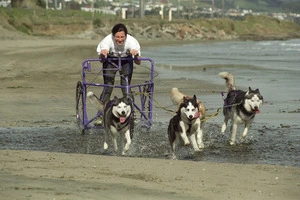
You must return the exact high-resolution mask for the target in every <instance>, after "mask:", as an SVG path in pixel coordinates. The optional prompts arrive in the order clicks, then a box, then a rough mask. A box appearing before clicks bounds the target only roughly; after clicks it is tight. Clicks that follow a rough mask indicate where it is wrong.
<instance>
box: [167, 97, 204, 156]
mask: <svg viewBox="0 0 300 200" xmlns="http://www.w3.org/2000/svg"><path fill="white" fill-rule="evenodd" d="M200 118H201V114H200V111H199V108H198V103H197V98H196V96H195V95H194V96H193V98H189V99H188V98H186V97H185V96H184V97H183V101H182V102H181V103H180V105H179V107H178V111H177V113H176V115H175V116H174V117H172V118H171V120H170V122H169V126H168V137H169V141H170V145H171V149H172V158H173V159H175V158H176V148H177V145H178V144H179V142H180V140H183V143H184V145H185V146H189V145H190V143H192V146H193V148H194V151H196V152H198V151H200V149H201V148H204V144H203V141H202V137H203V136H202V134H203V133H202V130H201V126H200V124H201V120H200ZM188 137H190V140H191V142H190V141H189V139H188Z"/></svg>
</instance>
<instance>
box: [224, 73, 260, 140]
mask: <svg viewBox="0 0 300 200" xmlns="http://www.w3.org/2000/svg"><path fill="white" fill-rule="evenodd" d="M219 76H220V77H221V78H223V79H225V81H226V87H227V88H228V93H227V96H226V98H225V99H224V107H223V114H224V116H225V119H224V123H223V125H222V133H223V134H224V132H225V130H226V126H227V123H228V121H229V120H231V124H232V125H231V141H230V144H231V145H234V144H235V143H236V133H237V129H238V125H239V124H244V131H243V134H242V137H241V142H243V141H244V139H245V137H246V136H247V133H248V130H249V128H250V125H251V124H252V122H253V120H254V117H255V115H256V114H258V113H260V110H259V108H260V107H261V106H262V103H263V96H262V95H261V94H260V92H259V89H256V90H252V89H251V88H250V87H249V90H248V91H242V90H236V87H235V80H234V77H233V75H232V74H230V73H228V72H221V73H219Z"/></svg>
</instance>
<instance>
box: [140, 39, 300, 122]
mask: <svg viewBox="0 0 300 200" xmlns="http://www.w3.org/2000/svg"><path fill="white" fill-rule="evenodd" d="M143 55H144V56H146V57H151V58H152V59H153V60H154V61H155V65H156V70H157V71H158V73H159V77H160V78H165V79H169V78H178V79H187V80H188V79H196V80H203V81H207V82H209V83H212V84H217V85H221V86H224V80H223V79H221V78H219V76H218V74H219V72H221V71H228V72H230V73H232V74H233V75H234V76H235V79H236V80H235V82H236V86H237V88H238V89H244V90H245V89H247V88H248V87H249V86H250V87H251V88H252V89H255V88H259V89H260V91H261V93H262V94H263V96H264V100H265V103H266V105H264V107H263V108H262V109H263V110H264V111H265V114H266V115H267V116H265V114H264V113H262V114H261V115H262V116H263V118H264V120H265V122H267V121H268V122H269V123H271V124H277V123H281V124H285V123H286V124H290V125H295V126H298V125H299V121H300V114H299V113H300V106H299V105H300V89H299V85H300V79H299V78H300V39H293V40H287V41H230V42H215V43H197V44H187V45H174V46H166V47H153V48H149V49H146V50H144V51H143ZM204 67H205V68H206V71H203V68H204ZM170 74H171V75H170ZM176 87H179V88H180V86H176ZM198 95H199V96H201V94H198ZM198 95H197V96H198ZM203 98H204V99H203ZM206 98H207V99H206ZM201 99H202V100H205V101H207V103H210V102H212V103H213V104H216V103H217V102H218V100H216V98H215V96H206V97H205V96H204V97H201ZM213 104H212V105H210V106H211V107H216V106H214V105H213ZM287 113H289V114H287Z"/></svg>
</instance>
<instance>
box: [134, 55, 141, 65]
mask: <svg viewBox="0 0 300 200" xmlns="http://www.w3.org/2000/svg"><path fill="white" fill-rule="evenodd" d="M139 57H140V56H139V54H136V55H135V56H134V63H135V64H137V65H139V64H141V60H138V58H139Z"/></svg>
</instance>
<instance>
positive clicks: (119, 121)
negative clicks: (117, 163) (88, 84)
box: [87, 92, 134, 155]
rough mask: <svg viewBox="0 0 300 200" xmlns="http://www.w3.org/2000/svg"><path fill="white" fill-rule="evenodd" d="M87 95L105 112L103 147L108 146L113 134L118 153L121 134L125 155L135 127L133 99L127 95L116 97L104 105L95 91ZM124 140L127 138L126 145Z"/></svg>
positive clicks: (123, 153)
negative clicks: (118, 140) (118, 141)
mask: <svg viewBox="0 0 300 200" xmlns="http://www.w3.org/2000/svg"><path fill="white" fill-rule="evenodd" d="M87 97H88V98H89V100H90V101H91V102H92V104H94V105H95V106H97V107H98V109H99V110H100V111H102V112H103V124H104V129H105V141H104V145H103V148H104V149H107V148H108V138H109V136H111V138H112V141H113V145H114V150H115V152H116V153H118V143H117V139H118V137H119V136H120V142H121V148H122V149H121V151H122V155H125V153H126V152H127V151H128V150H129V147H130V144H131V139H132V135H133V128H134V119H133V115H132V103H131V100H130V99H129V98H127V97H122V98H117V97H114V98H113V99H112V100H110V101H108V102H106V103H105V104H104V105H103V104H102V102H101V101H100V100H99V99H98V98H97V97H96V96H95V95H94V94H93V92H88V93H87ZM124 140H126V144H125V145H124Z"/></svg>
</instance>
